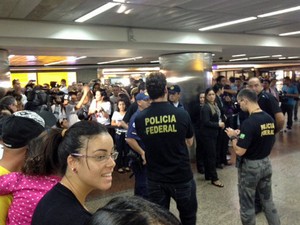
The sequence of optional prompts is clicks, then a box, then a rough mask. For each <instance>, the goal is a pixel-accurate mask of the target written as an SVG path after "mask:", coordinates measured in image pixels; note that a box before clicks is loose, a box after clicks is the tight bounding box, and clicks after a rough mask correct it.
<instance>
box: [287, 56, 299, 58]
mask: <svg viewBox="0 0 300 225" xmlns="http://www.w3.org/2000/svg"><path fill="white" fill-rule="evenodd" d="M298 58H299V56H290V57H288V59H298Z"/></svg>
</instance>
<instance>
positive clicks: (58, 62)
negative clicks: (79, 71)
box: [44, 56, 86, 66]
mask: <svg viewBox="0 0 300 225" xmlns="http://www.w3.org/2000/svg"><path fill="white" fill-rule="evenodd" d="M71 57H72V56H71ZM85 58H86V56H80V57H77V58H76V57H75V58H73V59H72V60H70V58H68V59H66V60H61V61H57V62H52V63H47V64H44V66H51V65H56V64H60V63H63V62H70V61H72V62H74V61H76V60H79V59H85Z"/></svg>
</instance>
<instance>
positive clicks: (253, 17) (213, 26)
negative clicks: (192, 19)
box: [199, 16, 257, 31]
mask: <svg viewBox="0 0 300 225" xmlns="http://www.w3.org/2000/svg"><path fill="white" fill-rule="evenodd" d="M256 19H257V17H256V16H251V17H247V18H243V19H239V20H233V21H229V22H225V23H219V24H216V25H212V26H208V27H203V28H200V29H199V31H206V30H212V29H216V28H219V27H225V26H230V25H233V24H238V23H244V22H248V21H251V20H256Z"/></svg>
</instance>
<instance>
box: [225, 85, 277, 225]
mask: <svg viewBox="0 0 300 225" xmlns="http://www.w3.org/2000/svg"><path fill="white" fill-rule="evenodd" d="M237 100H238V103H239V104H240V107H241V109H242V110H243V111H246V112H248V113H249V117H248V118H247V119H246V120H245V121H244V122H243V124H242V125H241V130H240V131H239V130H233V129H231V128H227V129H226V133H227V135H228V137H229V138H230V139H231V140H232V146H233V149H234V151H235V153H236V154H237V155H238V156H241V162H240V163H239V165H238V190H239V199H240V215H241V220H242V224H243V225H255V206H254V204H255V203H254V199H255V192H256V190H257V191H258V193H259V196H260V199H261V202H262V204H263V207H264V213H265V216H266V218H267V221H268V224H269V225H280V220H279V216H278V213H277V210H276V208H275V205H274V202H273V198H272V182H271V177H272V167H271V162H270V160H269V157H268V156H269V155H270V152H271V150H272V147H273V145H274V143H275V123H274V120H273V118H272V117H271V116H270V115H268V114H267V113H266V112H264V111H263V110H262V109H261V108H260V107H259V105H258V103H257V95H256V93H255V92H254V91H253V90H250V89H243V90H241V91H240V92H239V94H238V96H237Z"/></svg>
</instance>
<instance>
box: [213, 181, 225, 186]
mask: <svg viewBox="0 0 300 225" xmlns="http://www.w3.org/2000/svg"><path fill="white" fill-rule="evenodd" d="M211 184H212V185H214V186H216V187H219V188H222V187H224V184H222V183H221V181H220V180H215V181H211Z"/></svg>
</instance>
